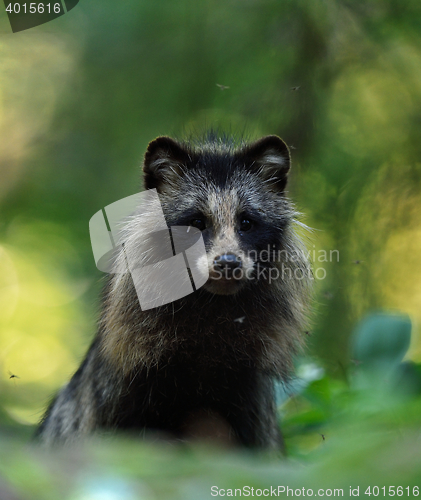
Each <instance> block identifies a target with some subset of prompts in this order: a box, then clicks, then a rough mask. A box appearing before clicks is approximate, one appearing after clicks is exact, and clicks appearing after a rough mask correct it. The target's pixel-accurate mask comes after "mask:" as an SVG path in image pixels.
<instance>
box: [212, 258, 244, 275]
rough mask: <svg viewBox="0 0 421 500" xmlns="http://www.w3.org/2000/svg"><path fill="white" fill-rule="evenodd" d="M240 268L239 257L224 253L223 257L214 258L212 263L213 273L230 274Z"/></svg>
mask: <svg viewBox="0 0 421 500" xmlns="http://www.w3.org/2000/svg"><path fill="white" fill-rule="evenodd" d="M241 266H242V264H241V259H240V257H237V255H235V254H233V253H224V254H223V255H219V257H215V260H214V261H213V267H214V269H215V271H219V272H221V273H227V274H228V273H230V274H231V273H232V272H233V271H234V270H235V269H239V268H241Z"/></svg>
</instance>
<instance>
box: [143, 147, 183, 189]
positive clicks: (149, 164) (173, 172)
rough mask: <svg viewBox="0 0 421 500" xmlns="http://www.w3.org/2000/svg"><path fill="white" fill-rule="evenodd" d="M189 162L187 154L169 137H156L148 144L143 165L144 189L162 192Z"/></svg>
mask: <svg viewBox="0 0 421 500" xmlns="http://www.w3.org/2000/svg"><path fill="white" fill-rule="evenodd" d="M188 161H189V154H188V152H187V151H186V150H185V149H183V147H182V146H181V145H180V144H178V142H176V141H174V140H173V139H171V138H170V137H158V138H157V139H155V140H154V141H152V142H150V143H149V145H148V149H147V150H146V153H145V160H144V163H143V179H144V186H145V188H146V189H153V188H156V189H157V191H158V192H160V190H162V187H163V185H164V184H169V185H171V184H172V183H173V181H174V180H176V179H177V178H178V177H179V176H180V175H182V173H183V166H185V165H186V163H187V162H188Z"/></svg>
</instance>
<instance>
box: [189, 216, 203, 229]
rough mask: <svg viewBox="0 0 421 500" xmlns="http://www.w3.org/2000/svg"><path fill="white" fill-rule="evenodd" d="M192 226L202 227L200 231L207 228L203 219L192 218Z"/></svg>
mask: <svg viewBox="0 0 421 500" xmlns="http://www.w3.org/2000/svg"><path fill="white" fill-rule="evenodd" d="M190 226H193V227H197V229H200V231H203V230H204V229H206V224H205V221H204V220H203V219H192V220H191V221H190Z"/></svg>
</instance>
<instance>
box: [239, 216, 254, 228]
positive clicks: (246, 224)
mask: <svg viewBox="0 0 421 500" xmlns="http://www.w3.org/2000/svg"><path fill="white" fill-rule="evenodd" d="M252 225H253V224H252V222H251V221H250V220H249V219H246V218H244V219H241V222H240V231H248V230H249V229H251V227H252Z"/></svg>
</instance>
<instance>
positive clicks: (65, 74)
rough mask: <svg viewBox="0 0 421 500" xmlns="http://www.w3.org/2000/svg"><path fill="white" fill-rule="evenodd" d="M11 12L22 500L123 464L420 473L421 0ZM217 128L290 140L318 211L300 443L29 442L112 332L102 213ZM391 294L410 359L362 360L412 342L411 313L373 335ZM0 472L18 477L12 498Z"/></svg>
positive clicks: (9, 158)
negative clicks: (98, 244) (107, 324)
mask: <svg viewBox="0 0 421 500" xmlns="http://www.w3.org/2000/svg"><path fill="white" fill-rule="evenodd" d="M3 14H4V13H3ZM3 14H1V15H3ZM5 19H6V18H5V14H4V17H3V18H1V19H0V134H1V143H0V169H1V170H0V176H1V177H0V213H1V217H0V308H1V312H0V370H1V373H0V391H1V392H0V433H1V436H2V437H1V438H0V447H1V459H0V462H1V463H2V465H1V469H0V470H1V471H2V472H3V474H4V476H5V477H7V478H8V482H9V483H10V484H11V485H12V487H14V488H16V489H17V491H18V493H19V492H20V493H19V494H22V495H23V497H24V498H35V499H36V498H52V499H53V498H54V499H57V498H72V499H73V498H74V499H76V498H77V499H79V498H80V499H81V498H100V497H99V496H97V497H94V496H93V495H94V494H93V493H92V494H91V496H89V494H90V493H89V492H88V490H89V491H91V490H90V489H92V488H94V489H95V484H94V483H95V481H99V482H103V481H104V480H105V479H104V478H111V479H110V481H112V478H113V477H115V481H116V483H115V485H114V486H110V489H112V488H116V489H117V490H116V491H119V492H120V493H118V495H120V497H119V498H124V495H127V498H131V497H130V496H129V495H132V496H134V498H149V497H151V498H155V496H156V498H161V497H162V498H163V497H169V498H209V496H210V492H209V491H210V490H206V493H204V491H205V490H204V489H203V488H204V486H203V485H207V484H208V483H209V485H210V484H211V483H210V482H209V481H210V478H215V484H218V481H220V487H224V484H225V485H226V486H227V485H233V486H232V487H234V486H235V485H241V486H242V485H244V484H250V485H256V486H258V485H267V484H273V485H277V484H282V482H283V483H284V484H286V483H285V482H286V481H287V480H288V481H289V483H290V485H291V486H292V485H293V484H294V485H296V487H300V486H301V487H302V486H305V485H310V486H311V487H314V488H316V486H317V485H319V484H327V485H328V487H334V485H335V484H345V483H346V484H347V488H348V489H349V485H351V484H355V486H357V485H358V484H360V486H361V487H362V485H363V483H364V481H365V483H364V484H367V485H368V484H371V485H374V481H375V480H377V481H379V483H378V485H379V486H382V485H387V484H389V483H393V484H395V485H397V484H398V483H399V481H400V482H401V483H402V486H408V485H414V484H415V481H416V480H417V479H418V478H419V470H421V469H420V465H421V464H420V456H419V453H417V446H418V447H419V424H420V421H421V417H420V409H421V408H420V396H419V393H420V387H421V382H420V372H421V369H420V365H419V362H420V361H421V343H420V341H419V338H418V337H417V324H418V323H419V321H420V319H421V313H420V311H421V308H420V304H421V285H420V284H421V261H420V258H419V255H420V251H421V216H420V208H421V160H420V158H421V141H420V140H419V137H420V135H421V118H420V117H421V31H420V27H421V3H420V2H419V1H417V0H368V1H363V0H353V1H351V0H336V1H335V0H320V1H305V0H225V1H222V0H204V1H202V2H193V0H179V1H177V2H174V1H170V0H158V1H155V2H152V1H151V0H142V1H135V0H126V1H125V2H119V3H117V2H112V1H111V0H102V1H101V2H99V1H90V2H88V1H86V0H85V1H84V0H81V2H80V3H79V5H78V6H77V7H76V8H75V9H73V10H72V11H71V12H69V13H68V14H66V15H65V16H63V17H61V18H60V19H57V20H55V21H53V22H51V23H48V24H45V25H43V26H40V27H37V28H34V29H32V30H28V31H25V32H21V33H17V34H11V33H9V32H7V28H8V27H7V24H6V23H5V22H4V21H5ZM218 84H219V85H223V86H227V87H229V88H226V89H223V90H222V89H221V87H219V86H218ZM208 127H217V128H220V129H222V130H226V131H231V132H232V133H234V134H237V135H241V134H245V135H246V136H247V137H250V138H257V137H259V136H261V135H264V134H273V133H275V134H279V135H280V136H281V137H283V138H284V139H285V140H286V142H287V143H288V144H289V145H290V146H291V153H292V159H293V169H292V173H291V182H290V188H289V190H290V194H291V197H292V198H293V199H294V201H295V202H296V204H297V206H298V209H299V210H300V211H302V212H303V213H304V214H305V215H304V216H303V221H304V222H305V223H307V224H308V225H309V226H311V227H313V228H315V230H314V231H313V232H312V233H311V234H309V235H307V241H308V248H309V250H310V251H311V256H312V257H313V262H314V268H315V270H317V269H321V270H325V271H326V277H325V278H324V279H320V280H319V281H318V282H317V287H316V300H315V306H314V321H313V323H314V328H313V330H312V331H311V332H308V340H309V342H308V344H309V346H308V350H307V351H306V356H307V358H306V359H304V360H302V362H301V365H300V366H299V367H298V373H300V370H301V372H302V373H301V374H302V375H303V376H302V377H301V379H300V380H305V379H306V376H307V383H303V382H300V383H297V385H295V386H294V385H292V387H293V388H294V387H295V388H296V392H295V393H294V395H293V396H292V397H286V396H285V395H284V397H283V399H282V398H281V399H282V401H283V403H282V405H281V413H282V415H283V421H284V430H285V434H286V443H287V447H288V449H289V452H290V456H291V460H290V461H288V462H287V463H279V462H278V460H277V459H274V458H270V457H262V458H261V459H259V460H257V459H256V457H252V456H239V455H236V454H231V453H228V454H221V453H220V452H219V451H216V450H208V449H201V448H198V449H193V450H192V449H190V448H188V449H178V448H171V447H170V448H166V447H155V446H152V445H150V444H147V445H144V446H139V445H138V443H133V442H131V441H128V440H124V439H122V440H115V441H110V442H109V441H106V442H93V443H90V444H87V445H86V448H83V449H79V450H78V449H76V450H74V451H71V452H70V451H68V452H67V453H62V455H60V453H58V456H57V463H56V458H51V457H50V456H49V455H48V454H47V453H45V454H43V453H42V452H40V451H34V450H32V449H29V450H28V449H27V448H22V443H23V442H24V441H25V439H26V437H27V436H28V435H30V433H31V432H32V430H33V427H32V425H33V424H34V423H35V422H37V421H38V420H39V418H40V416H41V414H42V411H43V408H44V407H45V404H46V403H47V401H48V399H49V398H50V397H51V395H52V394H53V393H54V392H55V391H56V390H57V389H58V388H59V387H60V386H61V385H62V384H63V383H64V382H65V381H66V380H67V379H68V378H69V376H70V375H71V373H72V372H73V371H74V370H75V368H76V367H77V365H78V363H79V362H80V359H81V357H82V356H83V354H84V352H85V350H86V348H87V346H88V344H89V341H90V339H91V338H92V336H93V335H94V332H95V322H96V318H97V309H98V304H99V299H98V297H99V293H100V289H101V277H102V275H101V273H100V272H99V271H97V270H96V269H95V266H94V261H93V258H92V253H91V247H90V241H89V233H88V221H89V218H90V217H91V216H92V215H93V214H94V213H95V212H97V211H98V210H99V209H100V208H101V207H104V206H106V205H108V204H110V203H112V202H113V201H116V200H118V199H120V198H123V197H125V196H128V195H130V194H133V193H135V192H137V191H138V190H139V189H141V178H140V164H141V162H142V155H143V153H144V151H145V149H146V146H147V144H148V142H149V141H150V140H152V139H153V138H155V137H156V136H157V135H163V134H167V135H172V136H176V137H181V136H184V135H189V134H191V133H195V132H199V133H200V132H202V131H203V130H206V128H208ZM333 250H338V252H339V260H338V259H337V258H336V255H337V254H332V255H334V256H335V257H334V258H332V259H328V260H330V261H328V262H326V261H325V260H326V259H324V258H323V257H322V256H323V252H322V251H326V252H327V255H330V251H333ZM320 276H323V274H322V273H321V274H320ZM379 310H383V311H398V312H401V313H406V314H407V315H409V317H410V318H411V320H412V323H413V325H414V329H413V335H412V340H411V344H410V347H409V351H408V353H407V354H406V357H405V359H404V362H402V361H401V359H397V357H393V356H392V357H391V358H389V360H388V361H387V362H385V363H380V365H382V366H383V364H384V365H385V366H388V367H389V368H390V367H391V366H392V365H393V366H394V369H393V370H392V371H390V372H388V374H387V376H386V375H385V374H384V373H383V372H381V371H380V372H379V371H378V370H374V371H375V373H374V372H372V371H371V370H366V369H365V368H366V366H369V365H370V363H368V365H367V362H368V361H369V360H370V359H371V358H370V357H371V356H376V353H377V354H379V353H380V352H381V349H380V348H381V347H382V346H383V347H384V348H385V349H386V347H387V345H386V344H385V343H384V342H383V343H382V341H381V342H379V341H378V337H376V335H377V336H379V335H380V338H382V339H384V337H383V336H382V335H386V334H387V335H389V336H391V337H390V339H391V341H390V344H388V345H390V346H393V341H394V340H397V339H398V338H400V339H401V344H399V345H396V346H395V347H394V349H396V351H400V352H401V353H403V352H404V351H405V352H406V347H407V342H408V335H409V326H408V325H409V320H408V319H406V320H405V319H402V318H403V317H400V316H393V318H394V319H392V318H391V317H389V316H388V315H385V314H383V315H380V316H371V317H370V318H371V319H369V320H367V321H368V322H369V323H363V324H361V326H360V327H359V330H358V331H357V330H356V332H359V333H355V335H356V338H357V339H359V341H361V342H362V341H364V342H366V343H367V344H364V342H363V345H360V344H359V343H358V342H359V341H358V340H355V341H354V337H353V336H352V335H351V333H352V331H353V330H354V329H355V327H356V325H357V323H358V321H359V320H360V319H361V318H363V317H365V316H366V315H367V313H370V312H372V311H379ZM399 318H401V319H399ZM382 321H383V323H382ZM370 322H371V323H370ZM394 322H397V323H396V324H395V323H394ZM397 325H400V327H397ZM405 325H406V326H405ZM395 327H396V328H395ZM364 332H368V333H366V334H365V333H364ZM387 332H389V333H387ZM394 332H395V333H394ZM396 332H403V333H396ZM365 335H366V336H365ZM400 335H402V337H400ZM405 335H406V336H405ZM352 342H354V344H352ZM352 345H354V348H353V347H351V346H352ZM368 346H369V347H370V348H369V347H368ZM377 346H379V349H376V347H377ZM385 346H386V347H385ZM353 349H355V351H353ZM361 349H362V350H363V352H364V353H365V356H366V358H364V356H363V358H361V359H359V358H358V356H359V354H360V352H361ZM386 350H387V349H386ZM386 357H387V356H386ZM361 360H363V363H361V364H359V362H360V361H361ZM390 369H391V368H390ZM353 372H355V373H353ZM309 373H312V375H311V376H310V375H309ZM320 373H322V375H320ZM306 374H307V375H306ZM12 375H16V377H12ZM319 375H320V376H319ZM11 377H12V378H11ZM18 377H19V378H18ZM308 377H310V378H311V377H315V378H314V380H312V381H311V382H310V381H309V380H310V379H309V378H308ZM370 377H371V378H370ZM384 379H386V381H384ZM381 381H383V382H384V383H382V382H381ZM396 388H398V389H396ZM322 435H323V436H324V438H323V437H322ZM297 461H298V463H297ZM303 463H305V464H306V465H305V466H303V465H302V464H303ZM93 464H95V465H93ZM139 471H143V472H139ZM417 474H418V475H417ZM218 478H219V479H218ZM358 481H359V483H358ZM381 481H382V483H381V484H380V482H381ZM348 483H349V484H348ZM92 484H94V486H92ZM227 487H230V486H227ZM321 487H323V486H321ZM2 488H3V486H2V484H1V479H0V498H2V496H1V495H2V491H3V490H2ZM4 488H6V486H4ZM119 488H120V490H119ZM121 488H122V489H121ZM139 488H140V489H139ZM142 488H143V489H142ZM209 488H210V486H209ZM123 490H124V491H125V492H126V493H124V491H123ZM126 490H127V491H126ZM141 490H142V492H141ZM5 491H6V490H5ZM122 491H123V493H122ZM347 491H348V490H347ZM142 495H143V496H142ZM360 495H361V496H362V494H361V493H360ZM3 496H5V498H6V493H4V495H3ZM101 498H102V497H101Z"/></svg>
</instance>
